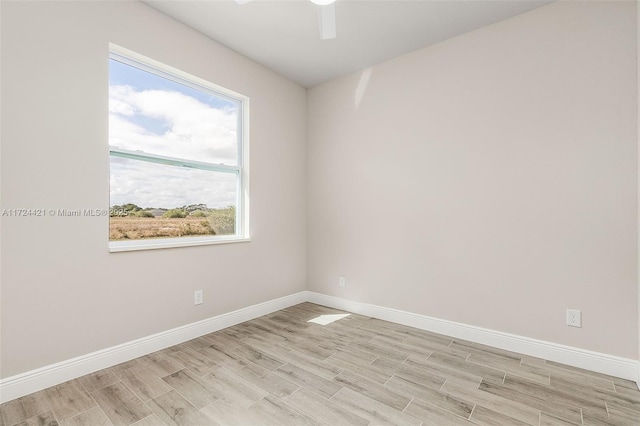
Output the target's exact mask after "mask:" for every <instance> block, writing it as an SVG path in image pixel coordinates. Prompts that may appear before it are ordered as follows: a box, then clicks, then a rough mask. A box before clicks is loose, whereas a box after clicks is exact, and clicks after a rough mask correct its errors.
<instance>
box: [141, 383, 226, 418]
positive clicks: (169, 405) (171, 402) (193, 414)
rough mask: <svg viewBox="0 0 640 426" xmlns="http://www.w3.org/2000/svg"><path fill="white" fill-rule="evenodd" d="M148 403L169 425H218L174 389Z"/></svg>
mask: <svg viewBox="0 0 640 426" xmlns="http://www.w3.org/2000/svg"><path fill="white" fill-rule="evenodd" d="M146 404H147V407H149V408H150V409H151V410H152V411H153V412H154V413H155V415H156V416H158V418H160V420H162V421H163V422H164V423H165V424H167V425H175V426H181V425H194V426H197V425H211V426H215V425H216V424H215V422H213V421H212V420H211V419H210V418H209V417H207V416H205V415H204V414H203V413H201V412H200V410H198V409H197V408H196V407H194V406H193V405H191V403H190V402H189V401H187V400H186V399H184V398H183V397H182V396H180V394H179V393H178V392H176V391H174V390H172V391H170V392H167V393H165V394H164V395H160V396H159V397H157V398H154V399H152V400H150V401H147V403H146Z"/></svg>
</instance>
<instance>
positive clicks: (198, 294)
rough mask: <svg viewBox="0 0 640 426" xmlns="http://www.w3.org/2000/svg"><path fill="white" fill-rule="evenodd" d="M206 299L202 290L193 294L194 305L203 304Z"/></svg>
mask: <svg viewBox="0 0 640 426" xmlns="http://www.w3.org/2000/svg"><path fill="white" fill-rule="evenodd" d="M203 299H204V297H203V295H202V290H196V291H194V292H193V304H194V305H200V304H202V300H203Z"/></svg>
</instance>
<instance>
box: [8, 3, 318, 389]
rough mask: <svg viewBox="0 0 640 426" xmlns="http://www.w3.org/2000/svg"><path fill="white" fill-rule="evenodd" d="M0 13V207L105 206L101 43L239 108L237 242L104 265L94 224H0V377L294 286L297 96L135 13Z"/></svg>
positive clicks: (297, 268)
mask: <svg viewBox="0 0 640 426" xmlns="http://www.w3.org/2000/svg"><path fill="white" fill-rule="evenodd" d="M1 7H2V207H3V208H56V209H58V208H66V209H77V208H94V209H97V208H108V206H109V162H108V141H107V99H108V97H107V91H108V84H107V82H108V79H107V71H108V62H107V58H108V49H109V42H113V43H116V44H118V45H121V46H123V47H126V48H128V49H130V50H133V51H136V52H138V53H140V54H143V55H146V56H148V57H151V58H153V59H156V60H158V61H161V62H164V63H167V64H170V65H171V66H174V67H176V68H179V69H182V70H183V71H185V72H188V73H190V74H193V75H196V76H198V77H201V78H204V79H206V80H209V81H212V82H214V83H216V84H219V85H222V86H225V87H227V88H229V89H231V90H234V91H237V92H239V93H242V94H245V95H248V96H249V97H250V98H251V108H252V117H251V135H252V138H251V191H252V193H251V195H252V197H251V227H252V237H253V241H251V242H250V243H241V244H226V245H216V246H205V247H193V248H181V249H167V250H154V251H145V252H130V253H113V254H110V253H109V252H108V249H107V238H108V218H105V217H102V218H77V217H67V218H49V217H46V218H6V217H5V218H2V246H3V250H2V289H1V290H2V298H1V299H2V349H1V354H2V361H1V363H0V365H1V368H2V370H1V377H7V376H11V375H14V374H17V373H20V372H24V371H27V370H31V369H34V368H37V367H42V366H44V365H48V364H52V363H55V362H58V361H63V360H66V359H69V358H72V357H75V356H79V355H83V354H86V353H89V352H92V351H95V350H99V349H103V348H107V347H110V346H114V345H117V344H121V343H124V342H127V341H130V340H132V339H136V338H140V337H144V336H147V335H150V334H153V333H157V332H160V331H164V330H168V329H171V328H173V327H177V326H180V325H183V324H188V323H191V322H194V321H198V320H202V319H205V318H209V317H212V316H215V315H218V314H221V313H224V312H229V311H232V310H235V309H238V308H242V307H246V306H249V305H253V304H256V303H260V302H263V301H266V300H271V299H274V298H278V297H281V296H284V295H288V294H292V293H295V292H298V291H301V290H304V289H305V288H306V252H305V251H306V226H305V224H306V210H305V207H306V194H305V190H306V187H305V179H306V171H305V170H306V169H305V163H306V152H305V149H306V145H305V138H306V128H305V126H306V124H305V122H306V111H305V108H306V91H305V89H304V88H302V87H300V86H298V85H296V84H294V83H291V82H290V81H288V80H286V79H285V78H283V77H281V76H279V75H277V74H275V73H273V72H271V71H269V70H267V69H266V68H264V67H262V66H260V65H257V64H256V63H254V62H252V61H250V60H248V59H246V58H244V57H242V56H240V55H238V54H237V53H235V52H232V51H230V50H229V49H226V48H224V47H223V46H221V45H219V44H218V43H215V42H213V41H212V40H210V39H208V38H206V37H204V36H203V35H201V34H200V33H198V32H196V31H193V30H191V29H189V28H187V27H185V26H184V25H182V24H180V23H178V22H176V21H174V20H172V19H170V18H168V17H167V16H165V15H163V14H161V13H159V12H157V11H155V10H153V9H151V8H149V7H148V6H146V5H143V4H141V3H135V2H111V1H109V2H44V3H31V2H2V5H1ZM197 289H203V290H204V295H205V303H204V304H203V305H200V306H195V307H194V305H193V291H194V290H197Z"/></svg>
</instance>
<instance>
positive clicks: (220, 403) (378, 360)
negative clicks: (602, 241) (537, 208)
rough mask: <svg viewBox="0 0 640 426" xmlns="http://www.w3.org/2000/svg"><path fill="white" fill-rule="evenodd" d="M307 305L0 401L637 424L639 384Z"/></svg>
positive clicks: (218, 417)
mask: <svg viewBox="0 0 640 426" xmlns="http://www.w3.org/2000/svg"><path fill="white" fill-rule="evenodd" d="M338 313H341V312H340V311H337V310H335V309H330V308H326V307H323V306H318V305H314V304H311V303H303V304H301V305H297V306H293V307H291V308H287V309H284V310H282V311H278V312H275V313H272V314H270V315H267V316H264V317H261V318H258V319H255V320H253V321H249V322H246V323H243V324H239V325H236V326H234V327H231V328H227V329H225V330H221V331H218V332H216V333H212V334H209V335H207V336H204V337H200V338H197V339H194V340H191V341H189V342H186V343H183V344H180V345H177V346H174V347H171V348H168V349H165V350H162V351H160V352H156V353H154V354H151V355H148V356H144V357H142V358H138V359H135V360H133V361H129V362H127V363H124V364H121V365H117V366H115V367H112V368H108V369H106V370H102V371H99V372H97V373H93V374H89V375H87V376H84V377H81V378H79V379H77V380H72V381H70V382H67V383H63V384H61V385H58V386H55V387H52V388H49V389H45V390H43V391H40V392H37V393H34V394H32V395H28V396H25V397H23V398H20V399H17V400H14V401H11V402H8V403H5V404H3V405H2V406H0V411H1V413H2V416H1V417H0V426H12V425H14V424H20V425H55V424H60V425H111V424H113V425H131V424H135V425H138V426H143V425H144V426H147V425H164V424H167V425H175V424H184V425H186V424H190V425H216V424H219V425H264V424H266V425H319V424H323V425H328V426H337V425H363V426H364V425H374V424H375V425H382V424H388V425H421V424H422V425H435V426H446V425H472V424H476V425H491V426H499V425H540V426H542V425H544V426H549V425H581V424H585V425H640V391H638V389H637V387H636V385H635V383H633V382H630V381H628V380H622V379H618V378H614V377H609V376H605V375H602V374H597V373H592V372H588V371H584V370H579V369H576V368H573V367H568V366H565V365H561V364H557V363H553V362H549V361H545V360H542V359H537V358H532V357H528V356H523V355H518V354H515V353H512V352H508V351H504V350H500V349H495V348H491V347H486V346H482V345H478V344H473V343H470V342H465V341H461V340H458V339H453V338H449V337H446V336H442V335H437V334H433V333H429V332H426V331H422V330H417V329H414V328H410V327H405V326H402V325H398V324H393V323H389V322H385V321H381V320H377V319H373V318H367V317H363V316H360V315H353V314H352V315H350V316H348V317H346V318H344V319H341V320H339V321H336V322H334V323H331V324H329V325H325V326H323V325H318V324H314V323H308V322H307V321H308V320H310V319H312V318H315V317H317V316H319V315H331V314H338Z"/></svg>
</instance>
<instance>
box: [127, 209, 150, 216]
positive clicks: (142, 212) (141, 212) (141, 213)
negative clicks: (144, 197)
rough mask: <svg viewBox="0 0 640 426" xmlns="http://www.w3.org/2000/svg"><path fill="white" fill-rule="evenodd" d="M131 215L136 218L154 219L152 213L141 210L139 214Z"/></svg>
mask: <svg viewBox="0 0 640 426" xmlns="http://www.w3.org/2000/svg"><path fill="white" fill-rule="evenodd" d="M131 215H133V216H136V217H155V216H154V215H153V213H151V212H150V211H147V210H141V211H139V212H135V213H132V214H131Z"/></svg>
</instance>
